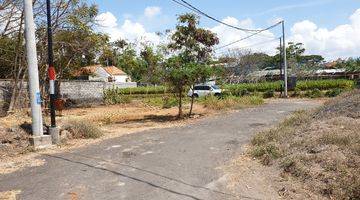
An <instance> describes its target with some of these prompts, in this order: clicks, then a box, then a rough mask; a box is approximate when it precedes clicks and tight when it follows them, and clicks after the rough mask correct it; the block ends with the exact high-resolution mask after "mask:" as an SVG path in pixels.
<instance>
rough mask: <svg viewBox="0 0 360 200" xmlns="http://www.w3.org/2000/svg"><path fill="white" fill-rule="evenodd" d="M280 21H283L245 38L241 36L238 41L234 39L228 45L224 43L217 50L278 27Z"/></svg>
mask: <svg viewBox="0 0 360 200" xmlns="http://www.w3.org/2000/svg"><path fill="white" fill-rule="evenodd" d="M280 23H281V22H278V23H276V24H274V25H272V26H269V27H267V28H266V29H263V30H261V31H259V32H256V33H253V34H251V35H248V36H246V37H243V38H241V39H239V40H236V41H234V42H230V43H229V44H226V45H224V46H221V47H218V48H216V49H215V51H216V50H219V49H223V48H225V47H228V46H231V45H233V44H236V43H238V42H241V41H243V40H246V39H249V38H251V37H253V36H255V35H257V34H259V33H261V32H264V31H267V30H269V29H272V28H274V27H276V26H277V25H279V24H280Z"/></svg>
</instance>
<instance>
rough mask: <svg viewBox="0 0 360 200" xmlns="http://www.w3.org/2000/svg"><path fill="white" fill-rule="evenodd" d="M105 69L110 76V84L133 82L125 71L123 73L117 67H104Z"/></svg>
mask: <svg viewBox="0 0 360 200" xmlns="http://www.w3.org/2000/svg"><path fill="white" fill-rule="evenodd" d="M103 69H104V70H105V71H106V72H107V74H108V79H109V82H118V83H126V82H131V78H130V76H128V75H127V74H126V73H125V72H124V71H122V70H121V69H119V68H117V67H115V66H109V67H103Z"/></svg>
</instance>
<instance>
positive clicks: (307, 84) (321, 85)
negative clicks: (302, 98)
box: [296, 79, 355, 91]
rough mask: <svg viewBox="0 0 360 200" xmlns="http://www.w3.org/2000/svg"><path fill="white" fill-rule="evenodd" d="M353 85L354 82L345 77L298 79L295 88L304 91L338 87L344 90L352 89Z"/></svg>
mask: <svg viewBox="0 0 360 200" xmlns="http://www.w3.org/2000/svg"><path fill="white" fill-rule="evenodd" d="M354 87H355V82H354V81H352V80H345V79H329V80H314V81H298V83H297V85H296V88H297V89H299V90H301V91H305V90H313V89H319V90H330V89H334V88H340V89H344V90H349V89H353V88H354Z"/></svg>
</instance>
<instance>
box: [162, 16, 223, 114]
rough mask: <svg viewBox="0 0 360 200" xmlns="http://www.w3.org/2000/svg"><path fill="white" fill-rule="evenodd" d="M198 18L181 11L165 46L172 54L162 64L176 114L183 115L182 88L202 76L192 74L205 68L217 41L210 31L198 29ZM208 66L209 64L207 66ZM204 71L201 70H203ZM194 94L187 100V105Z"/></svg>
mask: <svg viewBox="0 0 360 200" xmlns="http://www.w3.org/2000/svg"><path fill="white" fill-rule="evenodd" d="M199 19H200V18H199V17H198V16H197V15H194V14H189V13H188V14H184V15H180V16H179V17H178V24H177V26H176V30H175V32H174V33H173V34H172V35H171V42H170V44H169V45H168V48H169V49H170V50H171V51H172V53H173V54H175V55H174V56H172V57H171V58H170V59H168V61H167V62H166V65H165V77H166V80H167V82H168V84H169V85H170V86H172V88H173V90H174V91H175V92H176V93H177V96H178V99H179V105H178V107H179V113H178V116H179V117H182V116H183V110H182V103H183V102H182V98H183V91H184V89H185V88H186V87H191V86H192V85H193V84H195V83H196V82H198V81H200V80H201V79H206V78H208V77H209V76H210V75H211V74H210V73H209V74H208V77H204V75H205V74H202V73H196V72H199V71H203V69H204V68H206V67H209V66H208V64H209V62H210V58H211V53H212V51H213V48H212V47H213V46H214V45H216V44H218V43H219V39H218V37H217V36H216V34H215V33H212V32H211V31H210V30H206V29H203V28H199V27H198V25H199ZM209 69H210V67H209ZM204 71H205V70H204ZM193 102H194V96H193V97H192V101H191V108H192V105H193Z"/></svg>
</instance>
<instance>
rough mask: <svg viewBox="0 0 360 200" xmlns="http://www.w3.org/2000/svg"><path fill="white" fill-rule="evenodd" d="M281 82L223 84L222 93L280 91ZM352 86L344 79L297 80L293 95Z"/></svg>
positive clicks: (239, 93)
mask: <svg viewBox="0 0 360 200" xmlns="http://www.w3.org/2000/svg"><path fill="white" fill-rule="evenodd" d="M282 84H283V81H276V82H261V83H241V84H232V85H224V86H223V89H225V92H224V94H227V95H233V96H244V95H247V94H249V93H256V92H264V93H267V92H269V91H274V92H280V91H281V90H282ZM353 88H355V82H354V81H352V80H345V79H329V80H308V81H298V82H297V85H296V87H295V89H294V93H293V96H298V95H299V94H300V92H301V91H309V90H315V89H318V90H331V89H341V90H351V89H353Z"/></svg>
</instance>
